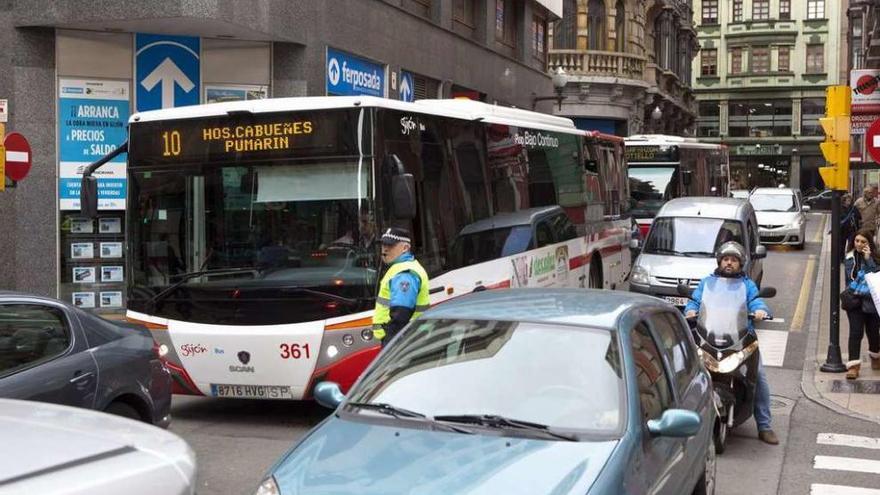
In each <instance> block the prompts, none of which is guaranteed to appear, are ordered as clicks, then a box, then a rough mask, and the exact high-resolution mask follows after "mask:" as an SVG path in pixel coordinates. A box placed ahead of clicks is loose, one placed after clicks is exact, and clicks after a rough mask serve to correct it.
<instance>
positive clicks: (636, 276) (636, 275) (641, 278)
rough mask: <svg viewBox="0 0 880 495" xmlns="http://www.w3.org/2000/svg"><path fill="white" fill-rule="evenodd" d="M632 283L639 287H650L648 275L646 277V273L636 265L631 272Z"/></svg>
mask: <svg viewBox="0 0 880 495" xmlns="http://www.w3.org/2000/svg"><path fill="white" fill-rule="evenodd" d="M632 281H633V283H634V284H639V285H650V283H651V280H650V275H648V271H647V270H645V269H644V268H642V267H641V265H636V266H634V267H633V270H632Z"/></svg>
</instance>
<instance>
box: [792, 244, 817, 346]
mask: <svg viewBox="0 0 880 495" xmlns="http://www.w3.org/2000/svg"><path fill="white" fill-rule="evenodd" d="M815 270H816V255H814V254H811V255H810V259H808V260H807V268H806V270H805V271H804V282H803V283H802V284H801V293H800V295H799V296H798V302H797V306H796V307H795V310H794V316H793V317H792V319H791V331H792V332H800V331H801V330H803V328H804V319H805V318H806V316H807V303H808V302H809V300H810V290H811V289H812V283H813V282H814V281H813V272H814V271H815Z"/></svg>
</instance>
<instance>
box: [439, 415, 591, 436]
mask: <svg viewBox="0 0 880 495" xmlns="http://www.w3.org/2000/svg"><path fill="white" fill-rule="evenodd" d="M434 421H445V422H449V423H465V424H475V425H480V426H487V427H489V428H500V429H511V430H525V431H535V432H539V433H543V434H545V435H550V436H552V437H554V438H558V439H560V440H568V441H569V442H577V441H578V438H577V437H576V436H575V435H571V434H568V433H560V432H557V431H553V430H551V429H550V427H549V426H548V425H542V424H540V423H532V422H531V421H522V420H519V419H511V418H506V417H504V416H498V415H495V414H450V415H441V416H434Z"/></svg>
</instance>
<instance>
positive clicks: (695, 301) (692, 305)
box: [684, 273, 770, 331]
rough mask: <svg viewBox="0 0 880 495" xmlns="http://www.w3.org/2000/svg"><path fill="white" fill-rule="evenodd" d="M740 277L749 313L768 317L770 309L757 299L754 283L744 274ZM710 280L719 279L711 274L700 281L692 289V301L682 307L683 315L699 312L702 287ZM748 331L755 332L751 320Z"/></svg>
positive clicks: (756, 288)
mask: <svg viewBox="0 0 880 495" xmlns="http://www.w3.org/2000/svg"><path fill="white" fill-rule="evenodd" d="M740 277H742V278H743V282H745V284H746V300H747V301H748V306H749V313H754V312H755V311H758V310H759V309H760V310H763V311H764V312H766V313H767V315H768V316H769V315H770V308H769V307H768V306H767V303H765V302H764V300H763V299H761V298H760V297H758V286H757V285H756V284H755V282H753V281H752V279H750V278H749V277H748V276H746V274H744V273H741V274H740ZM711 278H719V277H718V275H715V274H714V273H713V274H712V275H709V276H708V277H706V278H704V279H703V280H700V285H698V286H697V288H696V289H694V293H693V295H691V299H692V300H691V301H688V303H687V304H686V305H685V307H684V311H685V313H687V312H688V311H697V312H699V311H700V304H702V301H703V287H704V286H705V284H706V281H707V280H709V279H711ZM749 330H750V331H754V330H755V326H754V325H753V324H752V320H749Z"/></svg>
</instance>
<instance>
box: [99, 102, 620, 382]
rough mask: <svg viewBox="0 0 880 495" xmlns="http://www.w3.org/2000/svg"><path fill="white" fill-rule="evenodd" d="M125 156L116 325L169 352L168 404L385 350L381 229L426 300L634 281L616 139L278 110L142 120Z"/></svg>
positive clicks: (382, 111) (499, 114) (510, 116)
mask: <svg viewBox="0 0 880 495" xmlns="http://www.w3.org/2000/svg"><path fill="white" fill-rule="evenodd" d="M126 149H127V151H128V180H129V205H128V210H127V215H128V221H127V230H128V232H127V243H128V253H129V267H130V274H129V277H128V292H127V294H128V296H127V297H128V300H127V302H128V306H127V318H128V319H129V320H131V321H135V322H140V323H143V324H145V325H147V326H148V327H149V328H150V329H151V330H152V332H153V335H154V337H155V338H156V340H157V341H158V342H159V343H160V344H161V345H162V346H164V349H165V350H166V351H167V354H166V355H165V358H166V360H167V362H168V365H169V367H170V368H171V369H172V371H173V373H174V376H175V378H176V388H175V391H176V392H178V393H187V394H201V395H206V396H218V397H241V398H270V399H301V398H307V397H309V396H310V395H311V390H312V387H313V386H314V384H315V383H317V382H318V381H322V380H332V381H336V382H338V383H340V385H341V386H342V387H343V389H347V387H348V386H350V385H351V384H352V383H353V382H354V380H355V379H356V378H357V377H358V375H359V374H360V373H361V371H362V370H363V369H364V368H365V367H366V366H367V364H368V363H369V362H370V361H371V360H372V359H373V357H374V356H375V355H376V353H377V352H378V350H379V347H378V345H377V342H376V341H375V340H373V338H372V332H371V323H370V320H371V315H372V309H373V306H374V303H375V295H376V293H377V288H378V282H379V280H380V276H381V273H382V266H381V261H380V258H379V251H378V245H377V243H376V239H377V238H378V237H379V234H380V233H381V232H382V231H383V229H385V228H387V227H389V226H401V227H406V228H408V229H410V231H411V232H412V233H413V237H414V239H413V241H414V245H413V251H414V253H415V255H416V257H417V259H418V260H419V261H420V262H421V263H422V264H423V265H424V266H425V268H426V269H427V271H428V273H429V274H430V276H431V302H432V304H436V303H440V302H442V301H444V300H447V299H450V298H453V297H457V296H461V295H464V294H468V293H470V292H473V291H479V290H485V289H495V288H505V287H533V286H534V287H537V286H567V287H585V286H595V287H608V288H622V286H623V285H624V284H625V277H626V276H627V274H628V273H629V267H630V262H631V260H630V252H629V249H628V246H629V238H630V233H631V228H630V227H631V220H630V218H629V212H628V209H627V207H628V202H627V198H628V197H629V191H628V184H627V176H626V161H625V158H624V151H623V141H622V140H621V139H619V138H614V137H612V136H605V135H602V134H598V133H589V132H587V133H585V132H583V131H580V130H578V129H576V128H575V127H574V125H573V124H572V122H571V121H570V120H569V119H564V118H559V117H553V116H548V115H544V114H539V113H534V112H528V111H524V110H518V109H510V108H503V107H497V106H492V105H486V104H483V103H480V102H474V101H470V100H422V101H417V102H415V103H406V102H399V101H393V100H387V99H378V98H371V97H316V98H287V99H273V100H262V101H246V102H230V103H218V104H212V105H201V106H191V107H183V108H175V109H166V110H158V111H153V112H145V113H139V114H136V115H134V116H132V117H131V119H130V126H129V140H128V145H127V148H126ZM83 189H84V191H88V188H87V187H86V184H85V183H84V184H83ZM86 194H88V192H87V193H86ZM86 203H87V204H89V203H90V201H87V202H86Z"/></svg>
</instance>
